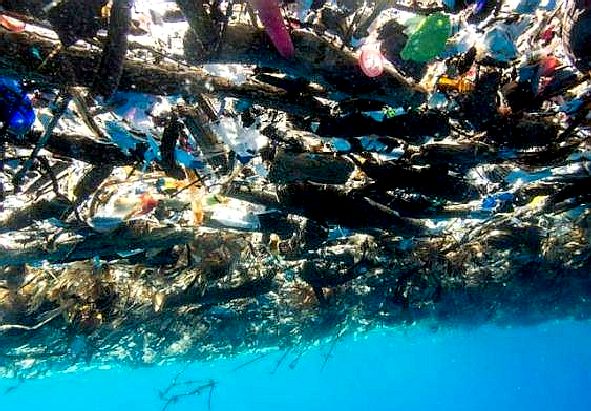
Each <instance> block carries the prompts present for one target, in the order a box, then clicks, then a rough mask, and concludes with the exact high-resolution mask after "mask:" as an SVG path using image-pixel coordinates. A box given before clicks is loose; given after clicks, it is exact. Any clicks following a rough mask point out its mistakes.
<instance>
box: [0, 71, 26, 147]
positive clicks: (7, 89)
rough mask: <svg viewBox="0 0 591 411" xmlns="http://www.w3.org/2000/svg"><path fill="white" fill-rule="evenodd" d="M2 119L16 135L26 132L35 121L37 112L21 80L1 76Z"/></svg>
mask: <svg viewBox="0 0 591 411" xmlns="http://www.w3.org/2000/svg"><path fill="white" fill-rule="evenodd" d="M0 121H2V122H3V123H4V124H5V126H4V127H6V129H7V130H8V131H9V132H11V133H13V134H16V135H19V136H21V135H23V134H26V133H27V132H28V131H29V130H30V129H31V127H32V126H33V122H34V121H35V112H34V111H33V106H32V104H31V100H30V99H29V97H28V96H27V95H26V94H25V93H24V92H23V90H22V89H21V86H20V84H19V82H18V81H17V80H15V79H13V78H10V77H0Z"/></svg>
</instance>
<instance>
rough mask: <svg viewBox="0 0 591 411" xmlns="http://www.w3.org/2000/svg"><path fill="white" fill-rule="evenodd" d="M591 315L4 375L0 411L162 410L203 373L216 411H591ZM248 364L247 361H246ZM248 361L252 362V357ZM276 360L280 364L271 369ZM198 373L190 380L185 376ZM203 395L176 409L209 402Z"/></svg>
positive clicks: (178, 404) (376, 333)
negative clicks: (187, 360) (178, 360)
mask: <svg viewBox="0 0 591 411" xmlns="http://www.w3.org/2000/svg"><path fill="white" fill-rule="evenodd" d="M590 342H591V323H588V322H574V321H560V322H553V323H545V324H541V325H536V326H527V327H512V328H498V327H494V326H485V327H479V328H474V329H448V330H440V331H432V330H426V329H421V328H420V327H408V328H406V329H404V330H402V331H401V330H374V331H371V332H369V333H366V334H360V335H357V336H356V338H355V337H353V336H351V337H348V338H343V339H342V340H340V341H338V343H337V344H335V345H334V346H333V348H332V351H331V354H330V357H329V358H328V361H327V362H326V363H324V362H325V358H326V356H327V353H328V352H329V351H330V349H331V347H330V345H327V344H318V345H317V346H314V347H312V348H310V349H308V350H307V351H306V352H304V353H303V354H302V355H301V357H299V360H297V357H298V353H297V351H291V352H289V353H288V354H287V355H286V356H285V360H284V361H283V362H281V363H279V359H280V358H281V357H282V355H283V354H284V353H283V352H281V351H273V352H270V353H268V354H267V355H266V356H264V357H260V355H255V354H253V355H243V356H240V357H238V358H232V359H224V360H219V361H213V362H208V363H192V364H175V365H163V366H154V367H149V368H137V369H127V368H121V367H120V368H113V369H107V370H91V371H79V372H76V373H68V374H58V375H55V376H53V377H51V378H48V379H41V380H32V381H26V382H24V383H21V384H17V383H18V381H15V380H0V410H8V409H18V410H43V411H54V410H56V411H57V410H59V411H69V410H76V411H80V410H84V411H91V410H97V411H98V410H100V411H105V410H143V411H151V410H154V411H156V410H162V409H163V407H164V405H165V402H164V401H163V400H162V399H161V398H160V396H159V392H162V391H163V390H165V389H166V388H167V387H168V386H169V385H170V383H171V381H173V380H174V379H175V377H176V381H177V382H178V383H180V385H179V386H178V387H176V388H175V389H173V390H171V391H169V392H168V393H167V394H173V393H175V392H176V393H182V392H186V391H190V390H191V389H194V388H195V387H198V386H199V385H200V384H205V383H207V381H209V380H210V379H213V380H215V383H216V385H215V389H214V390H213V392H212V395H211V400H210V401H211V409H212V410H214V411H226V410H232V411H238V410H257V411H266V410H269V411H270V410H273V411H277V410H298V411H301V410H307V411H320V410H322V411H326V410H342V411H344V410H365V409H375V410H491V411H492V410H495V411H498V410H535V411H545V410H571V411H576V410H581V411H582V410H585V411H588V410H591V392H590V391H589V387H591V346H590ZM253 360H254V361H253ZM251 361H253V362H251ZM278 365H279V367H277V366H278ZM187 381H197V382H195V384H183V383H184V382H187ZM208 396H209V392H208V390H207V389H204V390H203V391H202V393H201V394H200V395H189V396H186V397H182V398H179V400H178V401H177V402H176V403H171V404H169V405H168V407H167V408H166V409H167V410H173V411H185V410H207V409H208V401H209V399H208Z"/></svg>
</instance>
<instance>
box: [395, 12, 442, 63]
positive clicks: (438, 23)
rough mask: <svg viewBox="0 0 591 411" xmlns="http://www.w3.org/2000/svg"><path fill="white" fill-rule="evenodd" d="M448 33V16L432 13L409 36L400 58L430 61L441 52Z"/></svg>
mask: <svg viewBox="0 0 591 411" xmlns="http://www.w3.org/2000/svg"><path fill="white" fill-rule="evenodd" d="M450 33H451V22H450V17H449V15H448V14H445V13H440V12H439V13H433V14H431V15H429V16H427V17H426V18H425V19H424V20H423V21H422V22H421V23H420V24H419V25H418V26H417V28H416V30H415V31H414V32H413V33H412V34H411V35H410V37H409V38H408V41H407V43H406V46H405V47H404V49H403V50H402V52H401V53H400V56H401V57H402V58H403V59H404V60H414V61H428V60H431V59H432V58H433V57H435V56H437V55H438V54H439V53H441V52H442V51H443V49H444V48H445V44H446V43H447V39H448V38H449V35H450Z"/></svg>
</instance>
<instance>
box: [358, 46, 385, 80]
mask: <svg viewBox="0 0 591 411" xmlns="http://www.w3.org/2000/svg"><path fill="white" fill-rule="evenodd" d="M359 66H361V70H362V71H363V73H364V74H365V75H366V76H367V77H377V76H379V75H381V74H382V73H383V72H384V56H382V53H381V52H380V51H379V50H378V49H376V48H373V47H366V48H364V49H362V50H361V55H360V56H359Z"/></svg>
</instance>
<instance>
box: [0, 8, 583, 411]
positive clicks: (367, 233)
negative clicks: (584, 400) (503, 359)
mask: <svg viewBox="0 0 591 411" xmlns="http://www.w3.org/2000/svg"><path fill="white" fill-rule="evenodd" d="M517 3H519V4H517ZM2 7H3V9H2V10H1V13H0V34H2V35H1V36H0V56H1V57H0V124H1V129H0V352H2V353H4V356H3V357H2V361H0V375H1V376H9V375H14V373H15V369H18V376H19V377H22V378H26V377H34V376H40V375H43V374H44V373H51V372H55V371H63V370H66V369H68V368H69V367H71V366H72V363H73V362H74V363H80V362H84V363H86V364H90V365H89V366H97V367H98V366H101V365H108V364H111V363H115V362H117V363H124V364H131V365H134V366H135V365H148V364H158V363H162V362H166V361H170V360H178V359H190V360H192V359H197V358H199V359H211V358H216V357H220V356H226V355H234V354H238V353H241V352H245V351H252V352H256V351H259V352H260V353H263V354H264V352H265V350H268V349H269V348H271V347H282V348H283V349H286V350H294V353H293V354H294V355H296V357H297V356H301V353H303V352H304V351H305V350H306V347H308V346H310V345H311V344H314V343H315V342H316V341H318V340H321V339H324V338H329V339H332V341H334V340H335V339H337V338H341V337H342V336H343V335H345V334H348V333H355V332H360V331H363V330H368V329H372V328H376V327H381V326H401V327H405V326H408V325H410V324H414V323H418V322H421V323H424V324H427V325H428V324H434V327H438V326H441V325H445V326H454V325H457V324H482V323H496V324H516V323H523V322H538V321H544V320H548V319H553V318H565V317H569V318H578V319H579V318H580V319H583V318H589V316H590V315H591V305H590V304H591V303H590V302H591V295H590V294H591V293H590V291H589V290H591V276H590V273H591V243H590V239H591V209H590V206H589V204H590V201H591V190H590V189H589V188H590V187H591V165H590V164H591V140H590V135H591V134H590V127H591V80H590V72H589V69H590V67H591V66H590V63H589V62H590V58H589V56H590V55H591V52H590V50H589V45H590V44H591V41H590V34H589V30H588V26H589V24H587V23H588V21H589V12H590V11H589V6H588V2H584V1H576V0H567V1H565V2H563V3H560V2H559V3H558V4H556V3H555V2H548V3H547V4H546V3H544V4H543V5H541V4H539V2H508V1H507V2H502V1H477V2H444V3H441V4H434V3H432V2H423V1H418V2H412V4H411V3H408V2H404V1H399V2H383V1H375V2H374V1H366V2H361V1H347V2H324V1H313V2H312V1H299V2H295V3H294V2H282V1H276V0H272V1H263V0H256V1H255V0H248V1H234V2H220V1H211V2H207V1H200V2H195V1H185V0H178V1H165V0H136V1H135V2H134V1H125V0H115V1H112V2H107V1H102V0H99V1H91V2H86V1H81V0H63V1H60V2H56V3H53V2H50V1H19V2H7V3H6V4H5V5H4V4H3V6H2ZM293 361H294V364H295V363H297V359H296V360H293ZM23 364H26V367H25V366H24V365H23ZM191 384H192V385H191ZM189 385H191V386H189ZM189 385H188V386H187V387H180V388H179V387H177V386H175V387H174V388H175V389H176V390H178V392H177V391H175V392H173V391H170V392H169V391H168V390H172V388H167V389H166V390H165V392H164V393H163V394H162V398H163V400H164V401H166V403H167V404H168V402H170V404H172V403H173V402H175V401H177V400H178V399H179V398H182V397H184V396H186V395H193V394H191V393H194V394H199V393H201V394H204V395H208V394H209V393H211V391H212V390H213V387H214V386H215V384H214V382H212V381H192V382H190V384H189ZM181 388H182V389H181ZM184 388H186V389H187V390H186V391H185V390H184ZM187 393H189V394H187Z"/></svg>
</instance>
